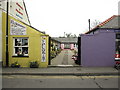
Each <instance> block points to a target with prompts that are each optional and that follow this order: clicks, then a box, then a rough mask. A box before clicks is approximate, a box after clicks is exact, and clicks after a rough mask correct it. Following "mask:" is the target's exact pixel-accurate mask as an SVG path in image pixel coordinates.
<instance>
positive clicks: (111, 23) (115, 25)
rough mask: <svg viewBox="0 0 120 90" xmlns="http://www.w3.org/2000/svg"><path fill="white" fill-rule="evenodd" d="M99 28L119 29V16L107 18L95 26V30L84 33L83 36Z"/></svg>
mask: <svg viewBox="0 0 120 90" xmlns="http://www.w3.org/2000/svg"><path fill="white" fill-rule="evenodd" d="M99 28H107V29H120V15H113V16H112V17H110V18H108V19H107V20H105V21H104V22H102V23H101V24H99V25H97V26H96V27H95V28H93V29H92V30H90V31H88V32H86V33H85V34H88V33H90V32H92V31H95V30H96V29H99Z"/></svg>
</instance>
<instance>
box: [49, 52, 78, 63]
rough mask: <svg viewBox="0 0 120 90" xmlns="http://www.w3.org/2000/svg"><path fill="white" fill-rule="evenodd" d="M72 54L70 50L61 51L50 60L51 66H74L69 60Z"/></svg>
mask: <svg viewBox="0 0 120 90" xmlns="http://www.w3.org/2000/svg"><path fill="white" fill-rule="evenodd" d="M72 55H73V52H72V51H71V50H63V51H61V53H60V54H59V55H58V56H57V57H55V58H54V59H52V60H51V65H76V64H75V63H74V61H73V60H72V59H71V58H72Z"/></svg>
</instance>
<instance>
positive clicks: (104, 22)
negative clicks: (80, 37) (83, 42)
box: [85, 15, 120, 34]
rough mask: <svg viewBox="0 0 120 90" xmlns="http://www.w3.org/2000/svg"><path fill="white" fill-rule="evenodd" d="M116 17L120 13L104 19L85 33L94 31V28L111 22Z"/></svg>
mask: <svg viewBox="0 0 120 90" xmlns="http://www.w3.org/2000/svg"><path fill="white" fill-rule="evenodd" d="M115 17H120V15H113V16H111V17H110V18H108V19H106V20H105V21H103V22H102V23H100V24H99V25H97V26H96V27H94V28H92V29H91V30H90V31H88V32H86V33H85V34H87V33H89V32H91V31H93V30H94V29H96V28H98V27H102V26H103V25H105V24H106V23H108V22H110V21H111V20H112V19H114V18H115Z"/></svg>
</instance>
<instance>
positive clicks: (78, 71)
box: [0, 67, 118, 76]
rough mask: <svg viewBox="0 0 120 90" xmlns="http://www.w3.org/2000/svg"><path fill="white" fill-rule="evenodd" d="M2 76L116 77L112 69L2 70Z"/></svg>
mask: <svg viewBox="0 0 120 90" xmlns="http://www.w3.org/2000/svg"><path fill="white" fill-rule="evenodd" d="M0 74H2V75H78V76H79V75H80V76H81V75H83V76H84V75H85V76H86V75H88V76H89V75H118V70H116V69H115V68H113V67H69V68H68V67H54V68H53V67H48V68H2V72H0Z"/></svg>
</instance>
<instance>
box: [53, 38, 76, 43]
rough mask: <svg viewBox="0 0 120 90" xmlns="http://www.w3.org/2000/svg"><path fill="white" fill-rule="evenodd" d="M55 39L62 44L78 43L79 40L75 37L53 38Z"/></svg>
mask: <svg viewBox="0 0 120 90" xmlns="http://www.w3.org/2000/svg"><path fill="white" fill-rule="evenodd" d="M52 38H53V39H55V40H57V41H59V42H61V43H77V41H78V38H74V37H60V38H59V37H52Z"/></svg>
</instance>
